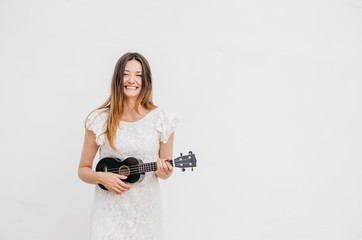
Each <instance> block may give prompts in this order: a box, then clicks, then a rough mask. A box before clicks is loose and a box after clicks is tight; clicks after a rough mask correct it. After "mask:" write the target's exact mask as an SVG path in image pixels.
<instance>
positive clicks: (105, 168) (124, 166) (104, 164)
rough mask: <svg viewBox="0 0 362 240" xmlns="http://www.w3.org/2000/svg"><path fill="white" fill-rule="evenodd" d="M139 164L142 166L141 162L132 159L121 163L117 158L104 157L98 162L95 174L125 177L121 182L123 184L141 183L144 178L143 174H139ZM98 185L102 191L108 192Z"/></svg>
mask: <svg viewBox="0 0 362 240" xmlns="http://www.w3.org/2000/svg"><path fill="white" fill-rule="evenodd" d="M140 164H143V162H142V160H140V159H138V158H134V157H129V158H126V159H125V160H123V161H122V160H120V159H119V158H111V157H106V158H102V159H101V160H100V161H99V162H98V164H97V166H96V172H113V173H115V174H120V175H124V176H127V178H126V179H125V180H122V181H123V182H128V183H135V182H141V181H142V180H143V179H144V177H145V173H142V172H140V169H139V165H140ZM98 185H99V187H101V188H102V189H104V190H108V189H107V188H106V187H105V186H103V185H102V184H98Z"/></svg>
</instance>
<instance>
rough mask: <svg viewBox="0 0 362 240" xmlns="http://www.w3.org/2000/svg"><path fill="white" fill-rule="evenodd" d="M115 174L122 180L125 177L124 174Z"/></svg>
mask: <svg viewBox="0 0 362 240" xmlns="http://www.w3.org/2000/svg"><path fill="white" fill-rule="evenodd" d="M116 175H117V177H119V178H120V179H122V180H125V179H127V176H124V175H119V174H116Z"/></svg>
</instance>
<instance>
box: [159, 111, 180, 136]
mask: <svg viewBox="0 0 362 240" xmlns="http://www.w3.org/2000/svg"><path fill="white" fill-rule="evenodd" d="M178 123H179V119H178V118H177V117H176V115H175V114H174V113H173V112H171V111H167V110H161V109H159V115H158V121H157V131H158V132H159V136H160V142H163V143H167V141H168V139H169V137H170V135H171V133H173V132H174V131H175V128H176V127H177V125H178Z"/></svg>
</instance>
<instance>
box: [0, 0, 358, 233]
mask: <svg viewBox="0 0 362 240" xmlns="http://www.w3.org/2000/svg"><path fill="white" fill-rule="evenodd" d="M361 9H362V1H357V0H354V1H353V0H346V1H321V0H316V1H281V0H278V1H267V0H264V1H262V0H260V1H221V0H220V1H206V0H205V1H161V0H160V1H58V2H55V1H40V0H39V1H1V2H0V31H1V32H0V34H1V37H0V52H1V54H0V66H1V71H0V79H1V85H0V87H1V88H0V89H1V90H0V100H1V110H2V113H1V124H0V132H1V138H0V141H1V142H0V144H1V154H2V158H1V166H2V168H1V174H0V186H1V189H2V190H1V198H0V213H1V214H0V226H1V230H0V239H38V240H41V239H44V240H45V239H46V240H47V239H55V240H56V239H88V237H89V227H90V209H91V204H92V198H93V186H91V185H87V184H86V183H84V182H81V181H80V180H79V179H78V176H77V167H78V162H79V158H80V153H81V149H82V144H83V136H84V128H83V121H84V119H85V117H86V115H87V114H88V113H89V112H90V111H91V110H92V109H94V108H95V107H98V106H99V105H101V104H102V103H103V102H104V101H105V100H106V98H107V96H108V94H109V85H110V80H111V76H112V73H113V69H114V65H115V63H116V61H117V60H118V58H119V57H120V56H121V55H123V54H124V53H125V52H128V51H138V52H140V53H142V54H143V55H144V56H145V57H146V58H147V59H148V60H149V62H150V64H151V68H152V71H153V76H154V100H155V102H156V104H157V105H159V106H161V107H163V108H166V109H171V110H174V111H175V112H177V113H178V116H179V118H180V119H181V124H180V125H179V127H178V129H177V131H176V138H175V146H174V152H175V156H177V154H178V153H179V152H184V153H185V152H188V151H189V150H193V151H194V152H195V153H196V156H197V157H198V167H197V168H196V169H195V171H194V172H186V173H182V172H180V171H175V174H174V176H173V177H172V178H171V179H169V180H168V181H164V182H162V183H161V184H162V193H163V205H164V212H165V220H166V226H167V229H166V235H167V239H170V240H171V239H173V240H182V239H247V240H249V239H250V240H271V239H275V240H291V239H293V240H294V239H298V240H301V239H308V240H310V239H318V240H319V239H328V240H333V239H362V228H361V224H362V207H361V201H362V193H361V185H362V184H361V183H362V177H361V167H362V163H361V157H362V154H361V148H360V146H361V143H362V138H361V136H362V128H361V120H362V115H361V100H362V99H361V91H362V83H361V77H362V72H361V66H362V45H361V42H362V28H361V23H362V11H361Z"/></svg>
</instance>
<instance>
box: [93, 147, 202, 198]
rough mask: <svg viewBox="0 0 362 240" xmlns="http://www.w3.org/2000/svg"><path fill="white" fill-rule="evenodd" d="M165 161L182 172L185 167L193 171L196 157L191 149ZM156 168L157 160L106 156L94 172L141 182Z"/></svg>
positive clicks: (129, 181)
mask: <svg viewBox="0 0 362 240" xmlns="http://www.w3.org/2000/svg"><path fill="white" fill-rule="evenodd" d="M166 161H167V162H169V163H170V164H171V166H173V167H177V168H182V171H183V172H184V171H185V168H191V170H192V171H193V168H194V167H196V157H195V154H194V153H192V152H191V151H190V152H189V154H188V155H185V156H183V155H182V153H181V154H180V156H179V157H177V158H175V159H173V160H166ZM156 170H157V162H150V163H143V162H142V160H141V159H138V158H135V157H129V158H126V159H124V160H121V159H119V158H111V157H106V158H102V159H101V160H100V161H99V162H98V164H97V166H96V172H112V173H117V174H120V175H123V176H127V179H125V180H122V181H124V182H128V183H136V182H141V181H142V180H143V179H144V177H145V173H146V172H152V171H156ZM98 186H100V187H101V188H102V189H104V190H107V191H108V189H107V188H106V187H105V186H103V185H102V184H98Z"/></svg>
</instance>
